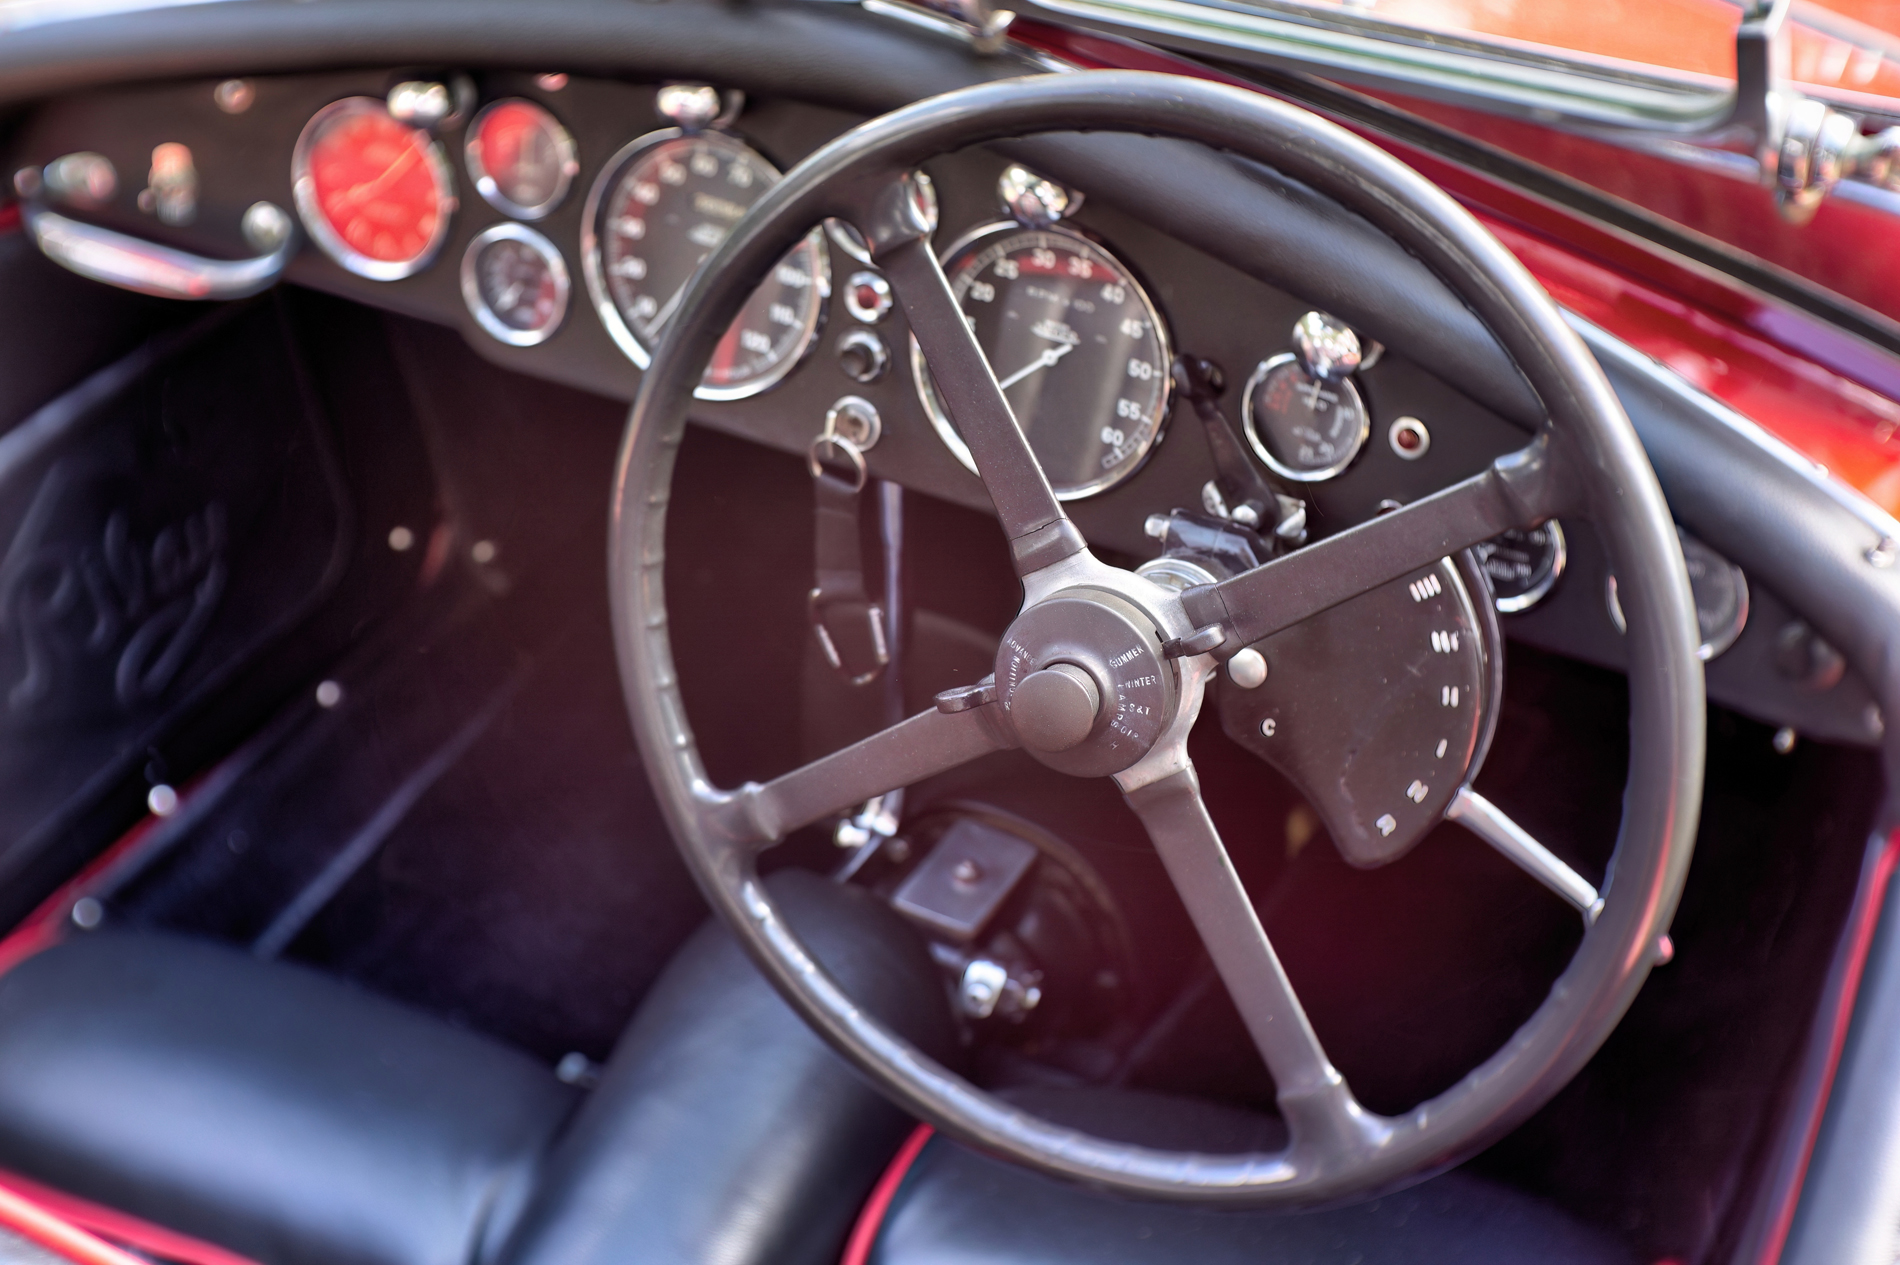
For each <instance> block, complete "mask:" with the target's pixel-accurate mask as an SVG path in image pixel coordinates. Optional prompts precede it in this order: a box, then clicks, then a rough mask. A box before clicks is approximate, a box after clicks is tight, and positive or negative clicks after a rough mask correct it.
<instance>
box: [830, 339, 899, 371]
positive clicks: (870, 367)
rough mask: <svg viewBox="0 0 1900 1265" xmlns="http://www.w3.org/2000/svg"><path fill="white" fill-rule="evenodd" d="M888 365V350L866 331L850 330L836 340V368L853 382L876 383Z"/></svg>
mask: <svg viewBox="0 0 1900 1265" xmlns="http://www.w3.org/2000/svg"><path fill="white" fill-rule="evenodd" d="M890 365H891V353H890V349H889V348H887V347H885V345H884V340H883V339H882V338H879V337H878V336H877V335H876V334H873V333H872V332H871V331H870V330H868V329H854V330H851V331H850V332H849V333H847V334H845V336H844V337H843V338H840V339H839V340H838V367H839V368H840V369H842V370H844V376H845V377H847V378H849V379H851V380H852V381H853V382H863V383H872V382H876V381H877V380H878V379H879V378H881V377H883V376H884V371H885V370H886V369H889V368H890Z"/></svg>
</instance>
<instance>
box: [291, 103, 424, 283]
mask: <svg viewBox="0 0 1900 1265" xmlns="http://www.w3.org/2000/svg"><path fill="white" fill-rule="evenodd" d="M290 162H291V180H292V191H293V193H294V195H295V197H296V202H297V212H298V214H299V215H300V216H302V217H303V223H304V227H305V229H307V230H308V231H309V233H310V237H311V240H313V241H315V242H316V243H317V245H318V246H320V247H321V248H322V249H323V251H324V253H325V254H327V255H329V256H330V258H332V259H334V260H336V261H337V263H339V264H341V265H343V267H345V268H347V269H348V270H349V271H351V272H353V273H355V274H357V275H358V276H361V277H368V278H370V279H371V280H373V281H395V280H397V279H399V278H402V277H407V276H411V275H413V274H415V273H417V272H420V271H421V270H422V269H423V268H425V267H427V266H428V264H429V263H430V261H431V260H433V259H434V258H435V255H436V252H437V251H439V250H440V249H441V248H442V242H443V240H444V239H445V238H447V237H448V234H449V219H450V217H452V216H453V215H454V214H455V205H456V204H455V194H454V189H453V185H452V184H451V177H450V174H449V164H448V161H447V160H446V159H445V158H444V157H443V156H442V150H441V147H440V146H438V145H436V143H435V142H434V141H432V140H430V139H429V134H428V133H427V132H425V131H423V130H422V129H421V128H419V127H411V126H410V125H409V124H407V123H400V122H398V121H397V120H395V119H393V118H391V117H390V114H389V107H388V106H387V105H386V104H385V103H384V102H383V101H382V100H381V99H379V98H377V97H346V98H344V99H343V100H341V101H336V102H333V103H331V104H330V105H327V106H325V107H324V108H323V109H321V110H319V111H317V113H316V114H315V115H314V116H312V118H311V119H310V121H309V122H308V123H306V124H305V125H304V129H303V134H302V135H300V136H299V137H298V138H297V146H296V149H295V150H294V151H293V152H292V154H291V160H290Z"/></svg>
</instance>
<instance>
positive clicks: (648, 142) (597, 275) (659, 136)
mask: <svg viewBox="0 0 1900 1265" xmlns="http://www.w3.org/2000/svg"><path fill="white" fill-rule="evenodd" d="M693 135H694V136H697V137H699V138H701V139H710V138H713V137H717V138H718V139H719V140H721V141H724V142H728V143H730V144H733V145H737V146H740V147H741V148H743V149H745V150H747V151H749V152H750V153H751V154H752V155H753V157H755V158H757V159H758V160H759V161H760V162H762V163H764V164H765V165H766V167H767V168H768V169H770V170H771V172H772V183H773V184H776V183H778V181H779V180H781V179H783V178H784V175H785V173H784V172H782V171H780V170H779V168H778V164H776V163H774V162H773V161H772V160H771V159H769V158H767V157H766V156H765V155H764V154H762V153H760V152H759V151H758V149H757V148H756V147H754V146H752V145H750V144H748V143H747V142H746V141H745V140H744V139H743V138H741V137H738V136H735V135H733V134H732V133H731V132H726V131H720V130H717V129H709V130H707V131H704V132H695V133H693ZM686 136H687V133H686V132H685V131H684V130H683V129H681V128H677V127H663V128H660V129H659V130H658V131H654V132H648V133H646V134H645V135H644V136H636V137H634V138H633V139H632V140H630V141H628V142H627V143H626V144H625V145H622V146H621V147H620V148H619V149H618V150H616V151H615V153H614V155H613V157H611V158H609V159H608V160H607V161H606V163H605V164H604V165H603V166H602V167H601V169H600V172H599V174H598V175H596V176H595V177H594V183H593V184H592V185H591V186H590V187H589V188H588V190H587V202H586V204H585V205H584V206H583V207H582V208H581V276H582V278H583V279H584V280H585V281H586V282H587V296H588V298H589V299H591V300H592V301H593V304H594V312H595V314H596V315H598V316H599V317H600V323H601V324H602V325H604V326H606V327H607V334H608V336H609V337H611V338H612V339H613V340H614V343H615V345H617V346H618V347H619V348H620V350H621V351H622V352H623V353H624V354H625V355H626V357H627V359H628V360H631V361H633V364H634V367H635V368H637V369H643V370H644V369H645V368H646V367H647V366H648V365H650V364H652V363H653V352H652V350H651V349H649V348H648V347H647V346H646V345H645V344H643V343H642V342H641V341H640V339H639V337H638V336H637V335H635V334H634V332H633V329H632V327H631V326H629V325H628V324H627V322H626V321H625V320H624V319H623V318H622V317H621V315H620V308H619V307H618V306H616V305H615V303H614V298H613V294H612V292H611V291H609V290H608V288H607V275H606V272H605V266H604V264H603V263H602V261H601V238H600V233H599V231H598V225H599V221H600V208H601V205H602V203H603V202H605V201H606V199H607V196H608V194H609V193H611V192H612V191H613V189H614V188H616V187H617V186H618V185H619V183H620V178H621V176H622V175H624V174H625V173H626V170H627V168H628V167H629V166H631V165H632V164H633V162H634V160H635V159H637V158H638V157H639V156H640V155H641V154H642V153H643V152H645V151H646V150H649V149H652V148H654V147H655V146H657V145H663V144H665V143H666V142H667V141H675V140H681V139H683V138H685V137H686ZM766 187H767V188H768V189H769V188H770V187H771V185H767V186H766ZM805 240H806V241H809V242H812V243H813V244H814V246H815V247H816V249H815V250H814V252H813V253H814V255H815V256H816V257H817V266H816V267H815V268H813V269H812V285H813V286H814V287H815V288H816V290H817V295H818V302H817V303H815V304H813V307H812V311H813V315H812V319H811V320H809V321H807V322H806V328H805V331H804V339H805V341H804V343H803V345H802V346H800V348H799V349H798V351H796V352H795V353H793V354H791V355H789V356H787V357H785V359H784V360H782V361H780V362H779V364H778V365H777V366H775V367H774V369H773V371H772V372H771V373H770V374H768V375H766V376H765V377H762V378H756V379H754V380H752V381H751V382H747V383H744V384H742V385H740V386H736V387H709V386H707V385H706V384H705V383H703V382H702V383H700V385H699V386H698V387H696V388H694V390H693V396H694V398H696V399H701V400H743V399H747V398H749V397H751V396H754V395H758V394H760V393H761V392H763V391H769V390H771V389H772V388H773V387H775V386H777V385H778V384H779V383H781V382H783V381H784V380H785V379H786V377H787V376H788V375H789V374H790V373H791V372H792V370H794V369H796V368H798V366H799V365H801V364H803V363H805V360H806V359H807V358H808V357H809V356H810V355H811V353H812V348H814V347H816V346H817V345H818V341H819V336H820V335H821V334H823V333H824V328H825V316H826V313H827V312H829V311H830V309H831V254H830V252H829V251H827V250H826V249H825V230H824V227H823V226H822V225H821V226H818V227H815V228H813V229H812V231H811V232H810V233H809V234H807V235H806V237H805ZM793 249H797V248H796V247H794V248H793ZM764 280H765V279H764V278H760V284H764Z"/></svg>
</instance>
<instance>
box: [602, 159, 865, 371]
mask: <svg viewBox="0 0 1900 1265" xmlns="http://www.w3.org/2000/svg"><path fill="white" fill-rule="evenodd" d="M778 179H779V173H778V170H777V168H775V167H773V166H772V165H771V164H770V163H768V162H766V161H765V159H763V158H761V157H760V156H759V155H758V154H757V153H755V152H753V151H752V150H751V149H750V148H749V147H747V146H746V145H745V144H744V143H743V142H742V141H739V140H738V139H736V138H734V137H732V136H730V135H727V134H726V133H724V132H717V131H705V132H698V133H694V134H693V135H690V136H689V135H686V134H683V133H681V132H679V131H674V130H668V131H664V132H655V133H653V134H652V135H650V136H644V137H641V138H640V139H639V140H636V141H634V142H633V143H632V144H630V145H628V146H627V147H626V148H625V149H623V150H621V151H620V152H619V153H618V154H616V155H615V156H614V158H613V160H612V161H611V162H609V163H608V164H607V166H606V167H605V168H604V169H603V170H602V171H601V174H600V177H599V179H597V180H596V181H595V182H594V188H593V191H592V192H591V193H590V194H589V195H588V199H587V208H586V215H585V217H584V219H583V221H582V234H583V241H582V243H581V247H582V262H583V265H584V267H585V269H586V273H587V288H588V292H589V293H590V294H591V295H592V296H593V300H594V306H595V308H596V309H597V310H598V311H599V312H600V319H601V320H602V322H604V323H605V324H606V326H607V331H608V333H610V334H612V335H613V338H614V341H615V342H617V343H618V344H620V349H621V350H622V351H624V352H626V353H627V356H628V358H629V359H631V360H632V361H633V362H634V363H635V364H637V365H639V366H640V367H641V368H643V369H644V368H645V367H646V366H647V364H648V362H649V361H650V360H651V359H652V355H653V349H654V348H655V347H657V346H658V345H659V341H660V337H661V335H662V334H664V333H665V331H666V326H667V324H668V322H669V321H671V320H672V318H673V312H674V309H675V308H677V307H678V306H679V301H680V298H681V297H682V296H683V295H684V294H685V292H686V283H687V282H688V281H690V280H692V277H693V273H694V272H696V271H697V270H698V268H699V265H700V263H701V262H703V261H704V260H705V258H706V256H708V255H710V254H712V252H713V251H714V250H715V249H717V248H718V246H719V244H720V243H721V242H723V241H725V240H726V235H727V234H728V233H730V232H731V231H732V226H733V225H734V224H736V223H737V222H738V220H739V217H740V216H742V215H744V214H745V213H746V211H747V210H748V209H749V208H750V207H751V206H752V204H753V203H754V202H756V201H758V199H759V197H760V196H761V195H762V194H764V192H765V191H766V190H767V189H768V188H770V187H771V186H772V185H773V184H776V183H777V182H778ZM830 281H831V273H830V264H829V261H828V258H827V255H826V252H825V241H824V230H823V229H816V228H815V229H813V230H812V232H811V234H810V236H808V237H806V238H805V239H804V240H803V241H802V242H800V243H799V244H798V245H797V246H795V247H793V248H792V251H791V253H790V254H788V255H786V257H785V258H784V259H782V260H781V261H779V264H778V266H777V267H775V268H774V269H773V270H772V272H771V274H770V275H769V276H767V277H766V279H765V281H764V282H763V283H762V284H761V285H760V286H759V289H758V290H757V291H756V292H755V293H754V294H753V296H752V298H751V299H750V300H748V301H747V303H746V306H745V308H744V309H743V310H742V311H741V312H740V313H739V317H738V319H737V320H735V321H734V322H733V323H732V327H731V328H730V329H729V330H727V331H726V336H725V337H724V338H723V339H721V340H720V343H719V347H718V350H717V351H715V352H714V353H713V359H712V363H711V364H710V365H708V366H707V369H706V376H705V379H704V381H703V382H702V383H701V384H700V387H699V392H698V394H699V395H700V397H701V398H703V399H715V400H729V399H739V398H741V397H743V396H748V395H754V394H756V393H758V392H760V391H763V390H765V389H766V388H767V387H769V386H772V385H773V384H774V383H776V382H778V381H779V380H780V379H781V378H783V377H784V376H785V375H786V374H787V373H790V372H791V370H792V369H793V367H794V366H796V365H797V364H798V362H799V360H800V358H802V357H803V356H804V354H805V352H806V351H807V350H809V349H810V347H811V345H812V341H813V339H814V338H815V337H816V335H817V333H818V326H819V323H820V322H821V321H822V320H823V318H824V311H825V300H826V298H827V297H828V296H829V294H830V291H831V284H830Z"/></svg>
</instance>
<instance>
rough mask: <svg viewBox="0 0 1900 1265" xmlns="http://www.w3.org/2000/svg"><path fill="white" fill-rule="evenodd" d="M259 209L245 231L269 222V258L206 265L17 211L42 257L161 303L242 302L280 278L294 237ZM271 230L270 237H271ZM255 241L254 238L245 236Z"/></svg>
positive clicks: (31, 210)
mask: <svg viewBox="0 0 1900 1265" xmlns="http://www.w3.org/2000/svg"><path fill="white" fill-rule="evenodd" d="M266 206H269V204H268V203H259V204H258V205H257V206H254V207H252V208H251V212H250V213H247V214H246V215H245V227H246V229H247V230H251V229H253V227H254V226H253V220H260V221H270V222H269V223H268V225H265V224H261V223H260V224H259V225H257V226H256V227H259V228H264V229H265V230H266V231H265V233H264V234H261V235H263V236H264V237H265V240H270V239H271V238H275V239H276V241H277V245H276V247H275V248H274V249H272V250H271V251H270V253H268V254H264V255H257V256H254V257H252V258H250V259H228V260H227V259H206V258H205V257H204V256H202V255H194V254H191V253H190V252H188V251H183V250H176V249H174V248H172V247H170V246H160V245H158V244H157V243H155V242H148V241H145V240H143V239H142V238H138V237H133V236H130V235H129V234H126V233H119V232H115V231H113V230H112V229H109V228H99V227H97V226H96V225H92V224H82V223H80V222H79V221H78V220H73V219H68V218H67V217H66V216H64V215H61V214H59V213H58V212H57V211H51V210H48V209H47V208H46V207H45V206H43V205H40V204H39V203H38V202H37V201H35V200H33V199H27V200H26V201H24V202H23V204H22V205H21V208H20V212H21V218H22V219H23V220H24V221H25V223H26V227H27V231H28V232H30V233H32V234H33V240H34V242H35V243H37V244H38V246H39V248H40V250H41V251H42V252H44V253H45V255H46V257H47V258H48V259H50V260H52V261H53V262H54V263H56V264H59V265H60V266H61V267H63V268H67V269H70V270H71V271H73V272H76V273H78V274H79V275H80V276H82V277H88V278H90V279H92V280H94V281H103V282H105V283H106V284H107V285H113V286H118V287H119V288H120V289H122V290H135V291H137V292H138V293H140V294H151V295H156V296H157V297H159V298H161V299H242V298H246V297H248V296H250V295H253V294H256V293H258V292H259V291H261V290H267V289H269V288H270V287H271V286H272V285H273V284H275V283H276V281H277V278H278V277H280V276H282V275H283V272H284V269H285V268H286V267H287V266H289V264H290V258H291V256H292V255H294V254H295V253H296V251H297V234H296V233H295V232H294V231H293V230H292V228H291V225H290V220H289V217H288V216H285V215H284V214H283V212H282V211H279V210H277V208H276V207H274V206H270V207H269V210H270V211H271V212H275V215H276V218H275V220H273V219H272V217H271V216H270V215H268V214H264V215H259V214H258V209H259V207H266ZM271 230H275V231H271ZM246 235H247V236H250V237H253V238H256V237H258V236H260V234H259V233H258V232H254V231H247V234H246Z"/></svg>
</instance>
